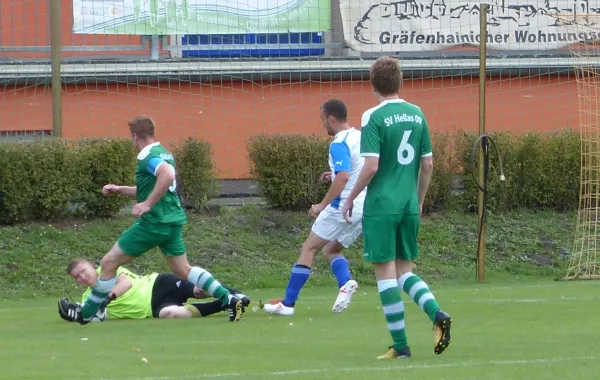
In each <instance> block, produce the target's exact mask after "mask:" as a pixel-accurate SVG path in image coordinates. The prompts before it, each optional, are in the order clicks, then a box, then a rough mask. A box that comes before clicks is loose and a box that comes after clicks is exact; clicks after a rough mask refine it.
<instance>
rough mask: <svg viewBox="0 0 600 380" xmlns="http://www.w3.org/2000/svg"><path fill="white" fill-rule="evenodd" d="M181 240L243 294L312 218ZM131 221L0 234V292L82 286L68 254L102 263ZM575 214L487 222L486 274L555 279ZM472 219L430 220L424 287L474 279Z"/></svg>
mask: <svg viewBox="0 0 600 380" xmlns="http://www.w3.org/2000/svg"><path fill="white" fill-rule="evenodd" d="M189 219H190V222H189V224H188V225H186V228H185V239H186V243H187V246H188V251H189V257H190V261H191V262H192V263H193V264H197V265H200V266H202V267H205V268H207V269H208V270H210V271H211V272H212V273H214V274H215V275H216V276H217V277H218V278H219V279H221V280H222V281H223V282H225V283H227V284H230V285H231V286H234V287H238V288H242V289H260V288H276V287H284V286H285V284H286V282H287V279H288V275H289V271H290V267H291V265H292V263H293V262H294V261H295V259H296V257H297V254H298V251H299V249H300V246H301V244H302V242H303V241H304V239H305V238H306V236H307V234H308V232H309V229H310V226H311V222H312V218H310V217H309V216H308V215H306V214H305V213H297V212H283V211H274V210H269V209H265V208H262V207H260V206H244V207H240V208H232V207H231V208H230V207H222V208H220V211H219V212H217V215H216V216H215V215H213V216H207V215H198V214H190V215H189ZM133 221H134V219H133V217H130V216H128V214H127V213H124V214H122V215H120V216H118V217H115V218H113V219H108V220H92V221H87V220H70V221H63V222H61V223H60V224H27V225H19V226H14V227H3V228H0V289H1V290H0V296H1V297H8V298H11V297H30V296H31V295H37V296H45V295H53V296H56V295H62V294H64V290H65V289H68V290H69V292H72V293H75V292H77V291H78V290H79V289H77V287H76V286H75V285H74V283H73V281H71V280H70V279H69V278H68V277H67V275H66V273H65V268H66V265H67V263H68V262H69V260H70V259H71V258H73V257H86V258H88V259H90V260H92V261H96V262H99V260H100V259H101V257H102V256H103V255H104V254H105V253H106V252H107V251H108V250H109V249H110V248H111V246H112V245H113V244H114V242H115V241H116V239H117V238H118V237H119V235H120V234H121V232H122V231H123V230H125V229H126V228H127V227H128V226H129V225H130V224H131V223H132V222H133ZM574 221H575V216H574V214H571V213H566V214H561V213H554V212H531V211H519V212H510V213H504V214H499V215H495V214H492V215H490V216H489V219H488V228H487V231H488V236H487V249H488V252H487V274H488V278H489V279H490V280H493V279H494V278H505V277H515V276H541V277H544V278H547V279H554V278H556V277H560V276H562V275H564V272H565V266H566V263H567V259H568V252H569V250H570V247H571V240H572V231H574ZM476 246H477V218H476V216H475V215H469V214H464V213H444V214H431V215H428V216H427V217H425V219H424V221H423V224H422V226H421V230H420V247H421V258H420V259H419V260H418V262H417V269H416V272H418V273H419V274H421V275H423V276H424V277H425V278H426V279H427V280H428V281H429V282H431V283H435V282H436V281H444V280H452V281H454V282H461V283H470V282H472V281H473V280H474V278H475V255H476ZM361 249H362V245H361V242H360V241H359V242H358V243H357V244H356V245H355V246H354V247H352V248H351V249H349V250H348V251H347V252H346V255H347V257H348V259H349V261H350V265H351V270H352V272H353V274H354V276H355V277H356V278H357V280H358V281H359V282H360V283H361V284H362V285H373V284H374V274H373V270H372V267H371V266H370V265H369V264H366V263H364V262H363V259H362V252H361ZM129 268H130V269H132V270H133V271H135V272H138V273H140V274H141V273H148V272H151V271H158V272H161V271H164V272H167V271H168V269H167V267H166V265H165V263H164V262H163V260H162V258H161V256H160V252H159V251H158V250H153V251H151V252H148V253H147V254H146V255H144V256H143V257H141V258H139V259H138V260H136V261H135V262H134V263H133V264H131V265H129ZM334 284H335V282H334V280H333V277H332V275H331V274H330V272H329V267H328V265H327V263H326V262H325V261H324V259H323V258H322V257H318V258H317V260H316V263H315V266H314V274H313V276H312V277H311V279H310V281H309V283H308V286H333V285H334Z"/></svg>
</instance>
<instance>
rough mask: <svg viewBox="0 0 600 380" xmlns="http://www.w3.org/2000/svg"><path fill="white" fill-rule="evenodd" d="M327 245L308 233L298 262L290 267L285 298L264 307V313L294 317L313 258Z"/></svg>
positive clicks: (312, 233) (322, 240)
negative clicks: (295, 307)
mask: <svg viewBox="0 0 600 380" xmlns="http://www.w3.org/2000/svg"><path fill="white" fill-rule="evenodd" d="M327 243H328V241H327V240H325V239H322V238H320V237H319V236H317V235H316V234H315V233H314V232H312V231H311V232H310V233H309V235H308V238H307V239H306V240H305V241H304V244H302V249H301V251H300V256H298V260H297V261H296V263H295V264H294V265H293V266H292V270H291V274H290V278H289V280H288V284H287V286H286V288H285V298H284V299H283V300H280V301H276V302H272V303H268V304H266V305H264V306H263V310H264V311H266V312H267V313H273V314H279V315H287V316H291V315H294V306H295V305H296V301H297V300H298V296H299V295H300V291H301V290H302V288H303V287H304V285H305V284H306V282H307V281H308V279H309V278H310V274H311V271H312V264H313V261H314V259H315V256H316V254H317V252H319V251H320V250H321V249H323V247H324V246H325V245H326V244H327Z"/></svg>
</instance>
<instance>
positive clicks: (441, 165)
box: [248, 129, 580, 212]
mask: <svg viewBox="0 0 600 380" xmlns="http://www.w3.org/2000/svg"><path fill="white" fill-rule="evenodd" d="M489 135H490V136H491V138H492V139H494V141H495V142H496V144H497V146H498V148H499V150H500V154H501V155H502V160H503V169H504V174H505V176H506V181H504V182H500V181H499V175H498V169H497V164H498V160H497V159H496V157H495V154H496V153H495V151H494V150H493V149H491V150H490V175H489V182H488V208H489V209H490V210H492V211H496V212H501V211H508V210H511V209H517V208H530V209H551V210H557V211H565V210H572V209H576V208H577V204H578V198H579V177H580V138H579V134H578V133H577V132H575V131H573V130H571V129H564V130H561V131H558V132H553V133H528V134H524V135H514V134H511V133H507V132H502V133H490V134H489ZM477 137H478V135H477V134H475V133H466V132H457V133H452V134H450V133H438V134H433V135H432V143H433V149H434V172H433V177H432V180H431V184H430V187H429V191H428V193H427V197H426V199H425V204H424V211H425V212H432V211H442V210H444V209H448V208H452V209H461V210H471V211H475V210H476V204H477V194H478V189H477V186H476V184H475V182H474V181H473V178H472V170H473V168H472V167H471V166H472V163H471V155H472V150H473V144H474V142H475V140H476V139H477ZM329 141H330V140H329V139H327V138H322V137H315V136H312V137H309V136H303V135H292V136H289V135H285V136H283V135H276V136H266V135H261V136H257V137H254V138H251V139H250V141H249V143H248V151H249V156H250V161H251V168H252V174H253V176H254V177H255V178H256V179H258V181H259V183H260V185H261V191H262V194H263V197H264V198H265V199H266V201H267V202H268V204H270V205H272V206H276V207H282V208H285V209H294V210H305V209H306V208H307V207H308V206H310V204H312V203H315V202H318V201H320V200H321V198H322V196H323V194H324V193H325V191H326V190H327V186H326V185H321V184H320V183H319V182H318V177H319V175H320V173H321V172H322V171H324V170H327V159H326V158H327V145H328V143H329ZM475 163H477V161H475ZM474 169H475V170H476V173H475V174H476V175H477V173H478V172H477V170H478V168H477V167H475V168H474ZM457 181H460V182H462V185H463V189H462V191H461V189H460V187H457V186H455V184H456V183H455V182H457Z"/></svg>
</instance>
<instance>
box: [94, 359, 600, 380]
mask: <svg viewBox="0 0 600 380" xmlns="http://www.w3.org/2000/svg"><path fill="white" fill-rule="evenodd" d="M598 359H600V356H581V357H558V358H540V359H515V360H490V361H469V362H461V363H446V364H408V365H398V366H393V367H390V366H386V367H374V366H371V367H348V368H320V369H291V370H284V371H272V372H230V373H207V374H199V375H192V376H175V377H168V376H165V377H143V378H128V379H127V380H196V379H212V378H227V377H246V376H253V377H265V376H293V375H311V374H319V373H339V372H355V373H356V372H387V371H395V370H399V371H406V370H432V369H440V368H461V367H462V368H467V367H478V366H486V365H498V366H506V365H529V364H554V363H559V362H567V361H584V360H598ZM402 363H406V362H402ZM97 380H112V378H100V379H97ZM121 380H125V379H122V378H121Z"/></svg>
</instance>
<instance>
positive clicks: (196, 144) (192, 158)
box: [173, 138, 219, 210]
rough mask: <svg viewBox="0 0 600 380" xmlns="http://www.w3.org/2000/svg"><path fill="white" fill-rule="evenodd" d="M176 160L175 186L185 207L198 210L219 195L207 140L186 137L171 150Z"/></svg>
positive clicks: (214, 168) (217, 182)
mask: <svg viewBox="0 0 600 380" xmlns="http://www.w3.org/2000/svg"><path fill="white" fill-rule="evenodd" d="M173 154H174V155H175V157H176V158H175V159H176V161H177V182H178V183H177V188H178V191H179V196H180V198H181V202H182V203H183V205H184V206H185V207H186V208H191V209H195V210H200V209H202V208H203V207H204V206H206V203H207V202H208V200H209V199H210V198H213V197H216V196H218V195H219V180H218V177H217V175H216V174H215V170H216V167H215V163H214V161H213V158H212V151H211V146H210V144H209V143H208V142H205V141H201V140H195V139H191V138H189V139H186V140H185V141H184V142H183V143H182V144H181V145H178V146H176V147H175V149H174V150H173Z"/></svg>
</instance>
